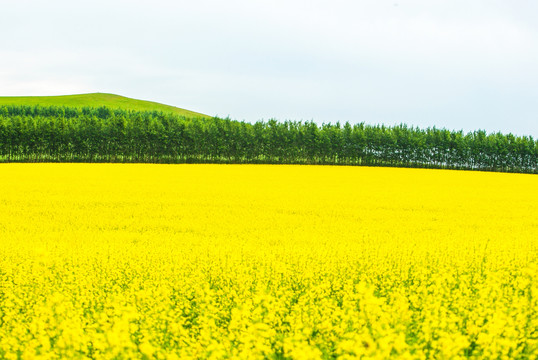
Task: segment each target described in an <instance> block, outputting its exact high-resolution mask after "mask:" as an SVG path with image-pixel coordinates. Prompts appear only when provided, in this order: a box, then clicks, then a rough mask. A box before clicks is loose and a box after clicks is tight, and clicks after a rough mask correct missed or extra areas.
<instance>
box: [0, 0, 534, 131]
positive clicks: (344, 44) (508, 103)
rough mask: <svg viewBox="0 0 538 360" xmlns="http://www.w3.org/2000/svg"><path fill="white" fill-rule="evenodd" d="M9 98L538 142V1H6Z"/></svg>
mask: <svg viewBox="0 0 538 360" xmlns="http://www.w3.org/2000/svg"><path fill="white" fill-rule="evenodd" d="M0 19H1V20H0V34H1V37H0V39H1V46H0V95H1V96H10V95H65V94H73V93H87V92H109V93H115V94H119V95H124V96H128V97H134V98H139V99H144V100H153V101H158V102H162V103H165V104H170V105H175V106H178V107H183V108H186V109H189V110H194V111H199V112H203V113H206V114H209V115H219V116H227V115H229V116H230V117H231V118H233V119H238V120H247V121H256V120H260V119H266V120H267V119H268V118H276V119H278V120H287V119H289V120H314V121H316V122H318V123H322V122H333V123H334V122H336V121H340V122H345V121H349V122H351V123H357V122H366V123H369V124H377V123H384V124H387V125H391V124H398V123H407V124H408V125H415V126H420V127H428V126H437V127H445V128H448V129H451V130H452V129H458V130H459V129H463V130H465V131H471V130H475V129H485V130H487V131H488V132H495V131H502V132H505V133H508V132H512V133H514V134H518V135H532V136H533V137H535V138H537V137H538V2H536V1H531V0H529V1H523V0H514V1H508V0H503V1H500V0H489V1H488V0H473V1H468V0H466V1H463V0H447V1H442V0H439V1H436V0H422V1H420V0H409V1H408V0H392V1H385V0H355V1H352V0H349V1H348V0H331V1H328V0H327V1H317V0H310V1H297V0H286V1H284V0H272V1H257V0H250V1H241V0H227V1H222V0H221V1H216V0H199V1H183V0H179V1H166V0H152V1H136V0H107V1H102V0H91V1H85V0H77V1H75V0H48V1H37V0H0Z"/></svg>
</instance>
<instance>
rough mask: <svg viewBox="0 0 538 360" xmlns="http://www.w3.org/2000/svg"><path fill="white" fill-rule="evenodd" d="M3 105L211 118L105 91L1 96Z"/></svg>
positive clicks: (0, 101) (0, 102)
mask: <svg viewBox="0 0 538 360" xmlns="http://www.w3.org/2000/svg"><path fill="white" fill-rule="evenodd" d="M1 105H29V106H33V105H41V106H69V107H79V108H80V107H101V106H106V107H109V108H112V109H124V110H135V111H162V112H167V113H174V114H178V115H182V116H189V117H201V118H209V117H210V116H208V115H204V114H200V113H197V112H194V111H189V110H185V109H180V108H177V107H175V106H170V105H164V104H160V103H157V102H153V101H145V100H137V99H131V98H128V97H124V96H119V95H114V94H104V93H93V94H80V95H62V96H0V106H1Z"/></svg>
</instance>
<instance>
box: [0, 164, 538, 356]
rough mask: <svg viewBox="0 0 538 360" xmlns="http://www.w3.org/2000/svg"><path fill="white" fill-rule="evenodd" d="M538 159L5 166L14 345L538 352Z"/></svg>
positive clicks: (0, 328) (57, 349)
mask: <svg viewBox="0 0 538 360" xmlns="http://www.w3.org/2000/svg"><path fill="white" fill-rule="evenodd" d="M537 250H538V176H536V175H519V174H499V173H481V172H461V171H443V170H419V169H390V168H366V167H333V166H271V165H267V166H266V165H252V166H250V165H121V164H3V165H0V358H2V359H4V358H5V359H34V358H39V359H59V358H69V359H71V358H72V359H87V358H91V359H206V358H208V359H226V358H229V359H236V358H239V359H262V358H269V359H332V358H341V359H352V358H364V359H386V358H401V359H426V358H431V359H457V358H474V359H482V358H486V359H509V358H510V359H511V358H519V359H536V358H537V355H538V311H537V310H538V283H537V281H538V252H537Z"/></svg>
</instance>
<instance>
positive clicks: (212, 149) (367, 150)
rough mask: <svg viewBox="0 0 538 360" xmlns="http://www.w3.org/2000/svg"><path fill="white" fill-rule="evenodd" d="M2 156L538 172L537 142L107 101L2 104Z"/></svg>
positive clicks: (1, 158) (479, 133) (9, 159)
mask: <svg viewBox="0 0 538 360" xmlns="http://www.w3.org/2000/svg"><path fill="white" fill-rule="evenodd" d="M0 161H3V162H14V161H24V162H28V161H36V162H37V161H46V162H144V163H148V162H149V163H194V162H196V163H265V164H267V163H269V164H333V165H367V166H399V167H428V168H448V169H471V170H486V171H506V172H525V173H538V141H535V140H534V139H533V138H532V137H527V136H522V137H517V136H514V135H512V134H508V135H504V134H500V133H496V134H486V132H484V131H482V130H478V131H474V132H470V133H467V134H464V133H463V132H462V131H449V130H446V129H436V128H428V129H419V128H412V127H407V126H406V125H399V126H394V127H386V126H369V125H365V124H363V123H360V124H355V125H351V124H349V123H346V124H344V125H343V126H342V125H341V124H339V123H337V124H323V125H322V126H318V125H316V124H315V123H313V122H292V121H286V122H277V121H275V120H269V121H267V122H264V121H259V122H257V123H255V124H250V123H245V122H239V121H233V120H230V119H220V118H200V117H185V116H180V115H177V114H173V113H169V112H167V113H165V112H157V111H145V112H139V111H127V110H121V109H110V108H106V107H100V108H89V107H83V108H75V107H40V106H34V107H31V106H0Z"/></svg>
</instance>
